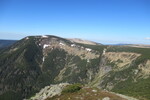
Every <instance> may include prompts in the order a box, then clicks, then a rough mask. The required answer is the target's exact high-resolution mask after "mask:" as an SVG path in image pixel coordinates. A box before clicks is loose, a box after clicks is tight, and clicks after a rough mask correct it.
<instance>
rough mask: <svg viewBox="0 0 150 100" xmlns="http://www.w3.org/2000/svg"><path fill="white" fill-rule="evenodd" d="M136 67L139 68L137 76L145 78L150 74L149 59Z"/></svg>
mask: <svg viewBox="0 0 150 100" xmlns="http://www.w3.org/2000/svg"><path fill="white" fill-rule="evenodd" d="M138 69H139V70H141V72H140V73H139V76H142V77H144V78H147V77H148V76H150V60H147V61H146V62H145V63H142V64H140V65H139V66H138Z"/></svg>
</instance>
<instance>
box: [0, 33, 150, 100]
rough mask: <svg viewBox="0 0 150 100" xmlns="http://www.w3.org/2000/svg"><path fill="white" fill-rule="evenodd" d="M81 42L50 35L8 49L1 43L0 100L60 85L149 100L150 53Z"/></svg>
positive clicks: (12, 99)
mask: <svg viewBox="0 0 150 100" xmlns="http://www.w3.org/2000/svg"><path fill="white" fill-rule="evenodd" d="M80 41H82V40H79V41H76V40H69V39H65V38H61V37H57V36H50V35H46V36H29V37H25V38H23V39H21V40H19V41H17V42H16V41H13V42H12V41H11V43H8V44H9V46H8V44H7V43H4V42H6V41H3V44H6V45H4V46H3V47H7V48H3V49H0V100H22V99H24V98H30V97H32V96H34V95H35V93H37V92H39V91H40V90H41V89H42V88H44V87H45V86H49V85H52V84H60V83H69V84H73V83H81V84H83V85H85V86H88V87H97V88H100V89H102V90H106V91H112V92H116V93H120V94H124V95H128V96H133V97H135V98H138V99H140V100H150V94H149V93H150V48H141V47H133V46H120V45H119V46H112V45H102V44H100V45H99V44H97V43H94V42H90V41H87V40H86V41H85V40H84V41H82V42H80ZM91 43H92V44H91ZM83 90H84V89H83ZM91 91H92V90H91ZM91 91H90V92H91ZM43 95H46V94H43ZM93 95H94V94H93ZM97 95H99V94H97ZM110 98H111V97H110ZM125 100H126V99H125Z"/></svg>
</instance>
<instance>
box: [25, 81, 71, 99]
mask: <svg viewBox="0 0 150 100" xmlns="http://www.w3.org/2000/svg"><path fill="white" fill-rule="evenodd" d="M67 85H69V84H68V83H60V84H56V85H50V86H46V87H45V88H43V89H41V91H40V92H39V93H36V95H35V96H33V97H31V98H30V99H26V100H45V99H46V98H51V97H53V96H56V95H61V92H62V89H63V88H64V87H66V86H67Z"/></svg>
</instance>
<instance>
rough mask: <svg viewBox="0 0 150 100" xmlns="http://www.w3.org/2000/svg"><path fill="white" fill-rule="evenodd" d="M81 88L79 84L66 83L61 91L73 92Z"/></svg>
mask: <svg viewBox="0 0 150 100" xmlns="http://www.w3.org/2000/svg"><path fill="white" fill-rule="evenodd" d="M80 89H81V84H72V85H68V86H67V87H65V88H64V89H63V91H62V92H63V93H73V92H77V91H79V90H80Z"/></svg>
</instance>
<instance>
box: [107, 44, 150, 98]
mask: <svg viewBox="0 0 150 100" xmlns="http://www.w3.org/2000/svg"><path fill="white" fill-rule="evenodd" d="M108 51H113V52H134V53H140V54H142V55H141V56H140V57H139V58H137V59H136V61H135V62H134V63H133V65H131V67H129V68H128V69H125V70H123V71H120V72H112V73H110V76H111V77H109V78H106V79H105V82H104V83H108V82H112V83H113V82H114V83H116V82H115V80H114V79H115V78H120V79H125V78H127V80H126V81H120V82H118V83H117V84H116V85H115V87H114V88H113V90H112V91H114V92H118V93H121V94H125V95H129V96H134V97H137V98H140V100H149V99H150V94H149V93H150V78H147V79H138V80H137V82H133V79H134V77H135V75H134V73H133V70H134V69H137V66H138V65H139V64H140V63H143V62H145V61H146V60H148V59H150V48H136V47H123V46H117V47H110V48H109V49H108ZM106 85H107V84H106Z"/></svg>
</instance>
